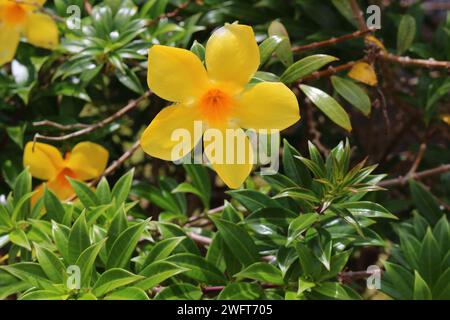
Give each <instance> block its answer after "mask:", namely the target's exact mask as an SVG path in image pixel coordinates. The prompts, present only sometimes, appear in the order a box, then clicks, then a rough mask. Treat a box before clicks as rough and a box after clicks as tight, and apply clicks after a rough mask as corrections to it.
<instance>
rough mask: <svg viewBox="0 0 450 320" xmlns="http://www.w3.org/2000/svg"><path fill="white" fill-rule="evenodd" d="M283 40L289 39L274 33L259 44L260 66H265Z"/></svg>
mask: <svg viewBox="0 0 450 320" xmlns="http://www.w3.org/2000/svg"><path fill="white" fill-rule="evenodd" d="M283 41H288V39H286V38H283V37H280V36H277V35H273V36H271V37H268V38H267V39H266V40H264V41H263V42H262V43H261V44H260V45H259V56H260V61H261V62H260V64H259V65H260V66H263V65H264V64H265V63H266V62H267V61H268V60H269V59H270V57H271V56H272V54H273V53H274V52H275V50H277V49H278V47H279V46H280V44H281V43H282V42H283Z"/></svg>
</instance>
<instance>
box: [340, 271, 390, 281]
mask: <svg viewBox="0 0 450 320" xmlns="http://www.w3.org/2000/svg"><path fill="white" fill-rule="evenodd" d="M381 273H382V270H380V274H381ZM374 274H375V273H374V272H367V271H347V272H340V273H339V274H338V277H337V278H338V281H339V282H340V283H343V284H345V283H351V282H353V281H354V280H359V279H365V278H368V277H370V276H373V275H374Z"/></svg>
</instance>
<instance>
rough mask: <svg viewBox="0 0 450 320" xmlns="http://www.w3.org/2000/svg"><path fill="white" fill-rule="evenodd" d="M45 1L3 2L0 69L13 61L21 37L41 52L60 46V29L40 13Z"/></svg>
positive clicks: (0, 18)
mask: <svg viewBox="0 0 450 320" xmlns="http://www.w3.org/2000/svg"><path fill="white" fill-rule="evenodd" d="M45 1H46V0H25V1H18V2H16V1H14V0H0V66H2V65H3V64H5V63H8V62H10V61H11V60H13V59H14V55H15V54H16V50H17V46H18V45H19V40H20V36H21V35H24V36H25V37H26V38H27V40H28V42H29V43H31V44H33V45H35V46H37V47H41V48H45V49H54V48H56V47H57V46H58V41H59V39H58V28H57V26H56V24H55V22H54V21H53V20H52V18H51V17H49V16H48V15H46V14H43V13H40V12H38V11H37V10H38V9H39V7H42V6H43V5H44V3H45Z"/></svg>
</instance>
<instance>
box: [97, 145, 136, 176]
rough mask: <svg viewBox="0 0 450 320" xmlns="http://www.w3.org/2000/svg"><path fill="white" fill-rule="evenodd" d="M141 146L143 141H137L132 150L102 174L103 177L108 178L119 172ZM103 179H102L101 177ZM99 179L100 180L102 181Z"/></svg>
mask: <svg viewBox="0 0 450 320" xmlns="http://www.w3.org/2000/svg"><path fill="white" fill-rule="evenodd" d="M140 145H141V141H140V140H138V141H136V142H135V143H134V144H133V145H132V146H131V148H130V149H128V150H127V151H126V152H125V153H124V154H122V155H121V156H120V158H119V159H117V160H116V161H114V162H113V163H112V164H111V165H110V166H109V167H108V168H106V169H105V171H104V172H103V174H102V177H105V176H108V175H110V174H112V173H113V172H114V171H116V170H117V168H119V167H120V166H121V165H122V164H123V163H124V162H125V161H127V160H128V159H129V158H131V156H132V155H133V154H134V153H135V152H136V150H137V149H139V147H140ZM100 178H101V177H100ZM100 178H99V179H100Z"/></svg>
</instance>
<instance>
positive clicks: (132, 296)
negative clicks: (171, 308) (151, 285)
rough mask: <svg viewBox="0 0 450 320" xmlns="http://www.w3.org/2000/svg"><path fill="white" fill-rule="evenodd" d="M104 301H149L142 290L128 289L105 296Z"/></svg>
mask: <svg viewBox="0 0 450 320" xmlns="http://www.w3.org/2000/svg"><path fill="white" fill-rule="evenodd" d="M104 300H150V299H149V298H148V296H147V294H146V293H145V291H144V290H142V289H139V288H136V287H130V288H124V289H119V290H116V291H114V292H112V293H111V294H109V295H107V296H106V297H105V298H104Z"/></svg>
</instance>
